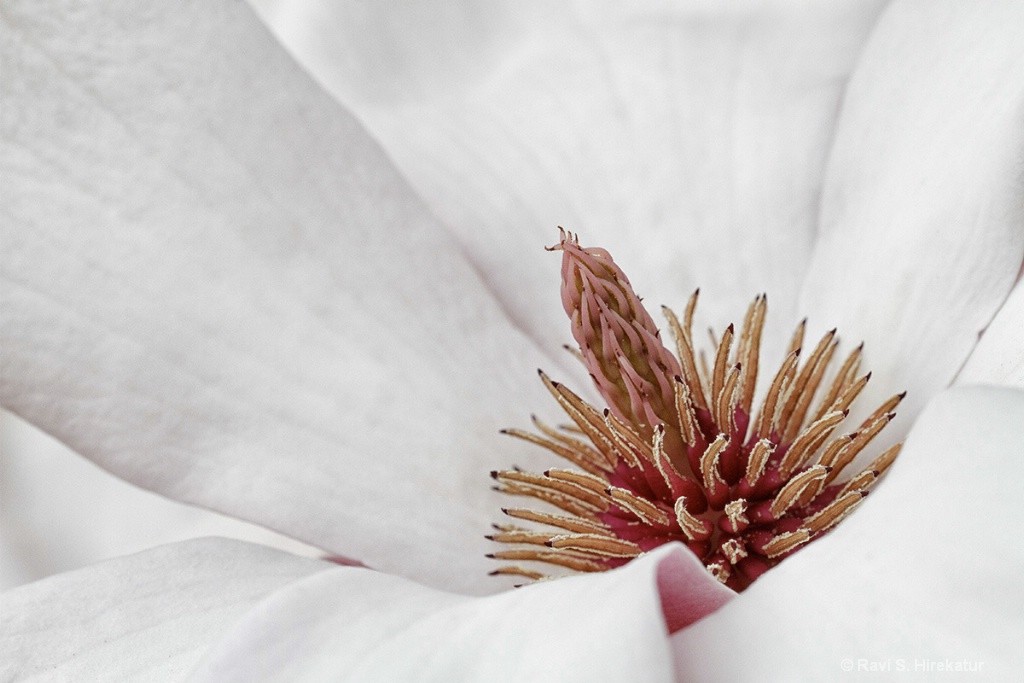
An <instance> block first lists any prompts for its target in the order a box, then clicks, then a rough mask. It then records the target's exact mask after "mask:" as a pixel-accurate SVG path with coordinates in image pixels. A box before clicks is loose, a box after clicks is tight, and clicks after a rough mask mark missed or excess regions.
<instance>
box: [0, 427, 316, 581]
mask: <svg viewBox="0 0 1024 683" xmlns="http://www.w3.org/2000/svg"><path fill="white" fill-rule="evenodd" d="M0 529H2V532H0V539H2V542H3V544H4V546H3V549H2V550H0V562H2V565H0V590H6V589H9V588H13V587H14V586H18V585H21V584H25V583H29V582H30V581H37V580H39V579H42V578H45V577H47V576H51V575H53V574H59V573H61V572H66V571H71V570H73V569H77V568H79V567H85V566H88V565H91V564H95V563H97V562H101V561H103V560H107V559H109V558H113V557H120V556H122V555H130V554H133V553H137V552H140V551H142V550H146V549H148V548H152V547H153V546H157V545H164V544H166V543H174V542H177V541H183V540H185V539H189V538H200V537H204V536H220V537H224V538H234V539H239V540H243V541H247V542H249V543H258V544H260V545H264V546H269V547H272V548H277V549H279V550H284V551H286V552H289V553H292V554H294V555H301V556H304V557H316V556H320V555H323V552H322V551H319V550H317V549H316V548H312V547H310V546H306V545H304V544H302V543H299V542H298V541H295V540H293V539H290V538H287V537H285V536H280V535H278V534H275V533H274V532H272V531H269V530H267V529H264V528H262V527H257V526H253V525H251V524H247V523H245V522H241V521H238V520H236V519H232V518H230V517H224V516H223V515H218V514H216V513H213V512H209V511H207V510H201V509H199V508H196V507H192V506H189V505H183V504H181V503H178V502H175V501H173V500H168V499H167V498H164V497H163V496H159V495H157V494H155V493H152V492H150V491H145V490H143V489H140V488H137V487H135V486H132V485H130V484H127V483H125V482H123V481H121V480H120V479H117V478H116V477H113V476H111V475H110V474H109V473H108V472H105V471H103V470H101V469H100V468H98V467H96V466H95V465H94V464H93V463H91V462H89V461H88V460H86V459H84V458H81V457H78V456H77V455H76V454H75V453H72V452H71V451H69V450H68V449H67V447H66V446H64V445H63V444H61V443H60V442H59V441H56V440H55V439H53V438H52V437H50V436H48V435H46V434H44V433H42V432H40V431H39V430H38V429H35V428H34V427H32V426H31V425H29V424H27V423H25V422H24V421H22V420H19V419H17V418H16V417H15V416H13V415H11V414H10V413H8V412H7V411H0Z"/></svg>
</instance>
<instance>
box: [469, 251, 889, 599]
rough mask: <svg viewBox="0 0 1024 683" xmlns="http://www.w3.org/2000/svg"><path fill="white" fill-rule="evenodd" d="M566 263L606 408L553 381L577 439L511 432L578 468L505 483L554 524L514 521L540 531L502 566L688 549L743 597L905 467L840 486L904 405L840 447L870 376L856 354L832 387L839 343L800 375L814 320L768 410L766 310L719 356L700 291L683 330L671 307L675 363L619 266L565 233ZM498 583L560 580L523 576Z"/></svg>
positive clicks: (885, 457) (511, 527)
mask: <svg viewBox="0 0 1024 683" xmlns="http://www.w3.org/2000/svg"><path fill="white" fill-rule="evenodd" d="M553 250H561V251H562V302H563V305H564V307H565V310H566V313H567V314H568V315H569V318H570V320H571V323H572V332H573V337H574V338H575V340H576V342H577V343H578V344H579V357H580V359H581V360H582V361H583V363H584V364H585V365H586V367H587V369H588V370H589V372H590V374H591V376H592V377H593V379H594V382H595V384H596V387H597V390H598V391H599V392H600V394H601V396H602V397H603V398H604V399H605V401H606V402H607V406H608V407H606V408H604V409H599V408H597V407H595V406H593V405H591V404H589V403H587V402H586V401H584V400H583V399H582V398H580V397H579V396H578V395H577V394H575V393H574V392H572V391H571V390H570V389H568V388H567V387H566V386H565V385H563V384H560V383H558V382H555V381H553V380H551V379H550V378H549V377H548V376H547V375H545V374H544V373H543V372H540V377H541V381H543V382H544V385H545V386H546V387H547V389H548V391H550V392H551V395H552V396H553V397H554V398H555V400H556V401H557V402H558V404H559V405H560V406H561V407H562V409H563V410H564V411H565V413H566V414H567V415H568V416H569V418H570V419H571V420H572V424H571V425H566V426H562V427H559V428H553V427H550V426H548V425H546V424H544V423H542V422H541V421H539V420H537V419H536V418H534V425H535V426H536V428H537V430H538V431H537V432H536V433H535V432H529V431H524V430H519V429H508V430H505V432H504V433H507V434H510V435H512V436H515V437H518V438H520V439H524V440H526V441H529V442H531V443H534V444H536V445H539V446H542V447H544V448H546V449H548V450H549V451H551V452H553V453H555V454H556V455H558V456H560V457H561V458H562V459H564V460H566V461H568V462H569V463H571V464H572V465H573V466H574V467H572V468H552V469H549V470H547V471H546V472H544V473H542V474H536V473H531V472H524V471H521V470H519V469H511V470H502V471H496V472H492V473H491V476H492V477H493V478H494V479H495V480H496V481H497V486H496V488H497V490H499V491H502V492H504V493H507V494H511V495H517V496H525V497H528V498H533V499H534V500H535V501H539V502H542V503H546V504H547V509H534V508H531V507H518V508H503V512H504V513H505V514H506V515H508V516H509V517H512V518H514V519H516V520H522V521H526V522H531V523H533V524H535V525H541V527H536V526H531V527H525V526H521V525H519V524H501V525H495V528H496V532H495V533H494V534H492V535H490V536H489V537H488V538H491V539H493V540H495V541H498V542H501V543H505V544H510V545H511V546H513V547H511V548H509V549H505V550H501V551H498V552H495V553H492V554H490V555H489V556H490V557H494V558H498V559H502V560H509V561H515V562H537V563H541V564H547V565H554V566H559V567H564V568H568V569H571V570H576V571H583V572H590V571H603V570H607V569H612V568H615V567H618V566H621V565H622V564H625V563H626V562H628V561H629V560H631V559H632V558H634V557H637V556H638V555H640V554H641V553H643V552H646V551H649V550H652V549H653V548H656V547H657V546H660V545H662V544H664V543H668V542H670V541H679V542H681V543H683V544H685V545H686V546H688V547H689V548H690V550H691V551H693V553H694V554H695V555H696V556H697V557H698V558H700V559H701V561H702V562H703V563H704V565H705V566H706V567H707V569H708V571H709V572H711V574H712V575H713V576H715V577H716V578H717V579H718V580H719V581H721V582H722V583H724V584H725V585H727V586H729V587H730V588H733V589H734V590H737V591H741V590H743V589H744V588H746V587H747V586H749V585H750V583H751V582H753V581H754V580H755V579H757V578H758V577H759V576H760V575H761V574H763V573H764V572H765V571H767V570H768V569H770V568H771V567H772V566H774V565H776V564H778V562H780V561H781V560H782V559H784V558H785V557H787V556H788V555H790V554H792V553H793V552H795V551H796V550H798V549H799V548H801V547H803V546H805V545H807V543H809V542H810V541H812V540H814V539H816V538H818V537H820V536H822V535H823V534H825V533H827V532H828V531H829V530H830V529H832V528H833V527H835V525H836V524H838V523H839V522H840V521H842V520H843V519H844V518H845V517H846V516H847V515H849V514H850V513H851V512H852V511H853V510H854V508H856V507H857V506H858V505H859V504H860V503H861V501H862V500H863V498H864V497H865V496H866V495H867V493H868V491H869V490H870V489H871V487H872V486H873V485H874V483H875V482H876V481H877V480H878V478H879V477H880V476H881V475H882V474H883V473H884V472H885V471H886V469H888V468H889V466H890V465H891V464H892V463H893V461H894V460H895V458H896V456H897V454H898V452H899V448H900V445H899V444H897V445H895V446H892V447H890V448H888V449H886V450H884V451H883V452H882V453H881V454H880V455H878V456H877V457H876V458H875V459H874V461H873V462H871V464H870V465H868V467H867V468H865V469H863V470H861V471H859V472H856V473H855V474H854V475H853V476H850V477H848V478H845V479H842V480H840V475H842V474H843V471H844V469H845V468H847V466H848V465H850V464H851V463H852V462H853V460H854V458H856V457H857V456H858V455H859V454H860V453H861V451H863V449H864V448H865V447H866V446H867V445H868V444H869V443H870V442H871V441H872V440H873V439H874V438H875V437H876V436H877V435H878V434H879V432H881V430H882V429H883V428H884V427H885V426H886V424H888V423H889V421H890V420H891V419H892V418H893V416H894V413H893V410H894V409H895V408H896V406H897V405H898V404H899V402H900V401H901V400H902V398H903V396H904V394H899V395H896V396H893V397H892V398H890V399H889V400H888V401H886V402H885V403H883V404H882V405H881V406H879V408H878V409H877V410H875V412H874V413H872V414H871V415H870V416H869V417H868V418H867V419H866V420H864V422H863V423H862V424H861V425H860V426H859V427H858V428H857V429H856V430H854V431H853V432H851V433H848V434H844V435H841V436H838V437H834V436H833V434H834V432H835V430H836V429H837V428H838V427H839V426H840V425H841V424H842V423H843V422H844V421H845V419H846V417H847V415H848V411H849V407H850V405H851V404H852V403H853V401H854V399H856V397H857V395H858V394H859V393H860V392H861V391H862V390H863V389H864V387H865V385H866V384H867V382H868V380H869V379H870V377H871V375H870V373H868V374H866V375H858V369H859V366H860V360H861V352H862V347H857V348H856V349H854V351H853V352H852V353H850V355H849V356H848V357H847V358H846V359H845V360H844V361H843V362H842V363H841V364H840V365H839V367H838V369H837V370H836V371H835V373H834V374H833V375H832V379H831V380H830V381H829V382H827V383H825V382H823V379H824V377H825V375H826V372H827V370H828V368H829V366H830V365H831V364H832V360H833V356H834V354H835V351H836V348H837V346H838V343H839V340H838V338H837V337H836V334H835V330H832V331H831V332H829V333H827V334H826V335H825V336H824V337H823V338H822V339H821V340H820V341H819V342H818V344H817V345H816V346H815V347H814V348H813V350H812V351H811V352H810V354H809V355H808V356H807V357H806V359H805V360H804V361H803V362H802V363H801V353H802V349H803V344H804V330H805V327H806V321H804V322H802V323H801V324H800V325H799V326H798V327H797V329H796V332H795V333H794V335H793V337H792V340H791V341H790V344H789V348H788V350H787V353H786V356H785V359H784V360H783V362H782V364H781V366H780V367H779V369H778V371H777V372H776V373H775V375H774V378H773V380H772V383H771V385H770V386H769V388H768V391H767V392H766V394H765V396H764V399H763V401H762V402H761V404H760V406H758V407H757V409H756V411H755V410H754V406H753V399H754V388H755V381H756V378H757V372H758V362H759V354H760V345H761V333H762V330H763V327H764V321H765V315H766V313H767V308H768V305H767V298H766V297H765V296H763V295H761V296H758V297H756V298H755V299H754V301H753V303H751V305H750V307H749V308H748V309H747V313H746V316H745V318H744V321H743V325H742V327H741V329H740V331H739V333H738V334H737V333H736V331H735V329H734V327H733V326H732V325H729V327H727V328H726V329H725V331H724V333H723V334H722V335H721V338H719V339H715V338H714V335H713V334H712V343H713V348H712V350H711V353H710V354H709V355H705V353H704V352H702V351H701V352H698V350H697V349H696V347H695V344H694V341H693V335H692V327H693V316H694V310H695V308H696V304H697V296H698V292H694V294H693V296H692V297H691V298H690V301H689V302H688V304H687V306H686V310H685V312H684V314H683V317H682V319H681V320H680V319H679V318H678V317H677V316H676V315H675V314H674V313H673V312H672V311H671V310H669V309H667V308H664V309H663V311H664V313H665V316H666V318H667V320H668V324H669V328H670V330H671V331H672V334H673V336H674V338H675V346H676V353H675V354H673V353H672V352H671V351H669V350H668V349H667V348H666V347H665V346H664V344H663V343H662V341H661V336H660V333H659V331H658V329H657V327H656V326H655V324H654V321H653V319H652V318H651V316H650V314H649V313H648V312H647V311H646V309H645V308H644V307H643V305H642V303H641V301H640V299H639V297H637V296H636V294H635V293H634V292H633V289H632V287H631V285H630V284H629V280H628V279H627V278H626V276H625V274H624V273H623V272H622V271H621V269H619V267H618V266H617V265H616V264H615V263H614V262H613V260H612V258H611V255H610V254H608V252H606V251H605V250H603V249H597V248H582V247H580V246H579V243H578V240H577V238H576V237H575V236H574V235H567V234H566V233H564V232H563V233H562V239H561V242H560V244H559V245H557V246H556V247H553ZM819 389H822V391H823V393H822V395H821V397H820V398H819V399H818V400H817V401H816V402H815V400H814V398H815V396H816V394H817V393H818V392H819ZM812 405H813V408H812ZM556 510H557V511H556ZM492 573H493V574H515V575H519V576H524V577H527V578H530V579H534V580H537V579H542V578H545V577H546V574H545V573H544V572H542V571H539V570H535V569H531V568H528V567H525V566H523V565H520V564H511V565H506V566H503V567H501V568H500V569H498V570H496V571H494V572H492Z"/></svg>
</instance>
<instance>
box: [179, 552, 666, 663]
mask: <svg viewBox="0 0 1024 683" xmlns="http://www.w3.org/2000/svg"><path fill="white" fill-rule="evenodd" d="M683 552H685V551H684V550H683V549H681V548H680V547H678V546H675V547H672V548H664V549H660V550H659V551H657V552H655V553H651V554H650V555H649V556H647V557H644V558H641V559H639V560H636V561H634V562H632V563H630V564H628V565H626V566H625V567H623V568H622V569H619V570H616V571H612V572H605V573H599V574H590V575H580V576H574V577H569V578H565V579H558V580H555V581H549V582H542V583H538V584H535V585H532V586H528V587H525V588H522V589H520V590H515V591H510V592H507V593H504V594H502V595H496V596H491V597H487V598H467V597H464V596H458V595H452V594H450V593H442V592H439V591H434V590H430V589H427V588H424V587H422V586H418V585H416V584H414V583H411V582H408V581H405V580H403V579H399V578H396V577H393V576H387V575H385V574H379V573H376V572H371V571H367V570H362V569H347V570H339V571H336V572H329V573H325V574H322V575H320V576H314V577H311V578H309V579H307V580H306V581H303V582H301V583H297V584H295V585H293V586H290V587H288V588H287V589H285V590H282V591H280V592H279V593H278V594H276V595H274V596H272V597H271V598H269V599H268V600H266V601H265V602H264V603H263V604H261V605H260V606H258V607H257V608H256V609H254V610H253V611H252V612H251V613H250V614H249V615H248V616H247V617H246V619H245V620H244V621H243V622H242V623H241V624H240V625H239V626H238V627H237V628H236V629H235V630H234V631H233V632H232V633H231V634H230V635H229V636H228V637H227V638H225V640H224V643H223V644H222V645H221V646H220V647H219V648H218V650H216V651H215V652H214V653H212V654H211V656H210V658H209V659H208V661H206V662H205V663H204V665H203V666H201V667H200V668H199V670H198V671H197V673H196V676H195V678H194V680H196V681H211V682H212V681H217V682H218V683H220V682H227V681H247V682H248V681H264V680H269V681H320V680H323V681H327V680H330V681H367V682H369V681H424V682H426V681H445V682H447V681H559V682H569V681H626V680H635V679H636V677H637V676H638V675H641V674H640V672H642V678H643V680H644V681H651V682H652V683H654V682H656V681H671V680H673V673H672V661H671V654H670V651H669V648H668V639H667V637H666V636H667V633H666V630H665V623H664V621H663V619H662V616H661V608H660V604H659V601H658V589H657V578H656V575H657V568H658V565H659V563H660V562H661V561H663V560H664V559H665V558H667V557H670V556H671V554H673V553H683Z"/></svg>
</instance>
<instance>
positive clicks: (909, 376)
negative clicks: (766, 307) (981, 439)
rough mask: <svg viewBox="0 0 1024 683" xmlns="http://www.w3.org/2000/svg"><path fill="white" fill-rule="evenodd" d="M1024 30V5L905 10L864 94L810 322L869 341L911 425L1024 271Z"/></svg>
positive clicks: (814, 274)
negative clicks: (1023, 32) (1023, 33)
mask: <svg viewBox="0 0 1024 683" xmlns="http://www.w3.org/2000/svg"><path fill="white" fill-rule="evenodd" d="M1021 25H1024V5H1022V4H1021V3H1019V2H993V3H985V4H983V5H976V4H973V3H970V4H968V3H957V2H931V1H930V0H907V1H905V2H896V3H894V4H893V5H892V6H891V7H890V9H889V10H888V11H887V12H886V13H885V14H884V15H883V17H882V19H881V20H880V22H879V25H878V28H877V30H876V31H875V33H874V34H873V35H872V38H871V40H870V41H869V43H868V46H867V47H866V48H865V52H864V56H863V58H862V59H861V62H860V64H859V65H858V67H857V70H856V72H855V73H854V76H853V79H852V80H851V82H850V87H849V91H848V93H847V97H846V100H845V102H844V107H843V111H842V114H841V116H840V123H839V129H838V132H837V139H836V143H835V146H834V148H833V149H832V153H831V158H830V159H829V166H828V174H827V176H826V180H825V190H824V197H823V200H822V204H823V205H822V232H821V236H820V239H819V242H818V245H817V247H816V250H815V253H814V260H813V262H812V263H811V268H810V271H809V273H808V276H807V280H806V282H805V283H804V287H803V303H804V306H803V308H804V309H805V311H806V312H807V313H808V314H810V315H811V316H812V321H814V322H815V323H816V324H819V325H822V326H825V327H831V326H833V325H838V326H839V329H840V331H841V333H844V334H846V335H856V336H857V338H856V339H853V340H852V341H853V342H854V343H855V344H856V342H857V340H858V339H860V338H862V339H864V341H865V342H866V346H865V354H866V355H865V357H866V360H867V365H868V366H870V368H871V369H872V370H873V371H874V372H875V377H876V379H875V381H874V382H872V386H869V388H868V390H867V391H866V392H865V394H864V395H865V397H866V398H867V397H870V398H874V399H878V400H879V401H880V400H881V399H882V398H884V397H885V396H887V395H890V394H892V393H894V392H896V391H900V390H901V389H906V390H908V392H909V395H908V396H907V400H906V401H905V402H904V404H903V406H902V407H901V413H903V414H904V415H908V414H909V415H910V416H911V417H913V416H914V415H915V414H916V413H917V412H918V411H920V409H921V408H922V407H923V405H924V403H925V402H926V401H927V400H928V399H929V397H931V396H932V395H934V394H935V392H936V391H938V390H939V389H941V388H942V387H945V386H947V385H948V384H949V383H950V382H951V381H952V380H953V377H954V376H955V374H956V372H957V371H958V370H959V368H960V367H961V365H962V364H963V362H964V360H965V359H966V358H967V356H968V355H969V354H970V352H971V349H972V348H973V346H974V344H975V343H976V342H977V338H978V333H979V332H980V331H981V330H983V329H984V328H985V326H986V325H987V324H988V323H989V322H990V321H991V319H992V316H993V315H994V314H995V312H996V311H997V310H998V308H999V306H1000V305H1001V304H1002V302H1003V300H1004V299H1005V298H1006V295H1007V293H1008V292H1009V291H1010V288H1011V287H1012V286H1013V282H1014V280H1015V278H1016V275H1017V272H1018V270H1019V269H1020V265H1021V260H1022V258H1024V201H1022V196H1024V195H1022V193H1021V185H1020V169H1021V164H1022V162H1024V126H1022V125H1021V120H1022V116H1024V50H1021V49H1020V30H1019V27H1020V26H1021ZM879 378H884V381H881V382H880V381H878V379H879ZM875 402H876V401H873V400H868V401H865V402H864V404H865V405H868V404H873V403H875ZM901 424H902V425H903V427H902V428H903V429H906V426H907V425H909V424H911V422H910V421H906V420H904V421H902V422H901Z"/></svg>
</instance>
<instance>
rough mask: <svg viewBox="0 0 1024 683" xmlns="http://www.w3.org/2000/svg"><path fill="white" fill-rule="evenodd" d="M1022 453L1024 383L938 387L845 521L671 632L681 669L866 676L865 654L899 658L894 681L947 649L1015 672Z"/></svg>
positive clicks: (1022, 597)
mask: <svg viewBox="0 0 1024 683" xmlns="http://www.w3.org/2000/svg"><path fill="white" fill-rule="evenodd" d="M1022 453H1024V392H1021V391H1017V390H1011V389H983V388H962V389H955V390H951V391H948V392H946V393H944V394H941V395H940V396H939V397H937V398H936V399H935V400H934V401H933V402H932V403H931V404H930V405H929V407H928V409H927V410H926V411H925V412H924V413H923V414H922V415H921V417H920V419H919V420H918V421H917V423H916V424H915V425H914V429H913V431H912V432H911V434H910V438H909V439H908V441H907V444H906V447H905V448H904V450H903V453H902V455H901V456H900V458H899V460H897V462H896V464H895V465H894V466H893V468H892V470H891V471H890V473H889V475H888V477H887V479H886V480H885V481H883V482H882V483H881V485H880V486H879V488H878V489H877V490H876V491H875V492H874V493H872V494H871V495H870V496H869V497H868V498H867V500H865V502H864V503H863V505H862V506H861V507H860V508H859V509H858V510H857V511H856V512H855V513H854V514H853V515H852V516H851V517H850V518H849V519H848V520H846V521H845V522H843V523H842V524H841V525H840V526H839V527H838V528H837V529H836V530H835V531H833V532H832V533H831V534H830V535H829V536H828V537H826V538H824V539H821V540H819V541H816V542H815V543H813V544H811V545H810V546H809V547H808V548H807V549H805V550H802V551H800V552H799V553H797V554H796V555H795V556H794V557H792V558H790V559H788V560H786V561H785V562H784V563H783V564H782V565H780V566H779V568H778V569H776V570H773V571H771V572H769V573H768V574H766V575H765V576H764V577H762V578H761V579H760V580H759V581H758V582H757V583H756V584H754V585H753V586H752V587H751V588H750V589H748V590H747V591H746V592H745V593H743V594H742V595H741V596H739V597H738V598H737V599H736V600H734V601H733V602H732V603H731V604H729V605H727V606H726V607H724V608H723V609H722V610H721V611H719V612H718V613H716V614H713V615H711V616H710V617H708V618H707V619H706V620H704V621H702V622H699V623H698V624H696V625H694V626H693V627H691V628H690V629H687V630H684V631H681V632H679V633H678V634H676V635H675V636H674V644H675V647H676V652H677V661H678V664H679V667H680V671H681V672H682V673H683V675H684V677H686V679H687V680H701V681H763V680H799V681H805V680H807V681H810V680H847V679H849V680H854V679H856V680H866V679H867V676H869V675H870V674H869V673H864V671H865V670H866V668H867V667H869V666H871V665H872V663H878V664H877V665H882V666H884V665H885V663H886V662H888V663H889V667H890V670H891V671H899V669H898V668H897V667H898V666H900V662H902V666H904V667H906V669H905V671H906V672H908V673H905V674H903V676H901V677H900V680H904V678H906V679H907V680H938V679H939V678H940V677H941V676H955V674H952V673H936V670H937V669H936V668H932V669H931V670H930V672H929V670H928V668H927V667H929V666H936V667H937V666H942V665H943V664H944V663H945V662H947V661H948V662H953V663H955V662H968V663H971V664H972V665H974V666H981V667H982V668H981V670H980V671H981V675H980V676H978V680H993V681H997V680H998V681H1008V680H1014V679H1015V678H1016V677H1017V674H1019V672H1020V671H1021V668H1022V667H1024V654H1022V652H1021V648H1020V644H1021V643H1022V642H1024V622H1022V621H1021V618H1020V615H1021V614H1022V613H1024V594H1022V593H1021V590H1020V577H1021V576H1022V575H1024V545H1022V544H1021V543H1020V539H1019V534H1020V529H1021V528H1024V508H1022V507H1021V505H1020V504H1019V499H1020V486H1021V481H1022V477H1024V464H1022V460H1021V454H1022ZM929 662H932V663H933V664H929ZM915 666H919V667H924V668H923V669H921V668H918V669H915ZM844 667H850V668H852V670H853V673H852V674H846V673H845V672H847V671H849V670H850V669H847V668H844ZM915 672H916V673H915ZM844 676H846V677H845V678H844ZM962 678H963V680H968V679H971V680H973V677H971V676H968V675H963V676H962ZM950 680H952V678H950Z"/></svg>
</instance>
